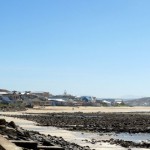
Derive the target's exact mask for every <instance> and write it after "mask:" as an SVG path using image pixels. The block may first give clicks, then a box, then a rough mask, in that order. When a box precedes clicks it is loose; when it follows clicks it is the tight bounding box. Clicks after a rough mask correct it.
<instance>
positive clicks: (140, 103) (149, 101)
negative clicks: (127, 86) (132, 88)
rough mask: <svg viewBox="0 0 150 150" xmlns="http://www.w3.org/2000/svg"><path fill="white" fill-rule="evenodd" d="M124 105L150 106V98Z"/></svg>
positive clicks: (134, 100) (139, 99)
mask: <svg viewBox="0 0 150 150" xmlns="http://www.w3.org/2000/svg"><path fill="white" fill-rule="evenodd" d="M124 103H125V104H127V105H129V106H150V97H144V98H138V99H133V100H126V101H124Z"/></svg>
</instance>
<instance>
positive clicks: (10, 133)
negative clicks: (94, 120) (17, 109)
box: [0, 119, 90, 150]
mask: <svg viewBox="0 0 150 150" xmlns="http://www.w3.org/2000/svg"><path fill="white" fill-rule="evenodd" d="M0 134H1V135H3V136H4V137H5V138H6V139H8V140H9V141H12V142H14V143H15V144H16V145H18V146H21V147H22V148H23V150H31V149H32V150H35V149H36V150H37V149H38V150H44V149H46V148H48V147H51V146H52V147H53V149H54V147H55V149H60V150H90V148H89V147H88V146H84V147H82V146H79V145H77V144H75V143H70V142H67V141H65V140H64V139H63V138H62V137H56V136H51V135H48V136H46V135H44V134H40V133H39V132H36V131H27V130H24V129H22V128H21V127H19V126H16V125H15V123H14V122H13V121H11V122H6V121H5V119H0ZM40 147H41V148H40ZM51 149H52V148H51Z"/></svg>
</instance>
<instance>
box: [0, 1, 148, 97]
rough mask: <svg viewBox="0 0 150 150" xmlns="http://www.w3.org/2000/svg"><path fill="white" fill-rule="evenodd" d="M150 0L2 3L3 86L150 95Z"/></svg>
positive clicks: (0, 71) (102, 94) (105, 94)
mask: <svg viewBox="0 0 150 150" xmlns="http://www.w3.org/2000/svg"><path fill="white" fill-rule="evenodd" d="M149 6H150V1H149V0H1V1H0V56H1V57H0V77H1V78H0V88H6V89H9V90H20V91H24V90H31V91H49V92H51V93H53V94H62V93H63V92H64V90H67V92H68V93H71V94H74V95H94V96H97V97H121V96H124V95H137V96H150V9H149Z"/></svg>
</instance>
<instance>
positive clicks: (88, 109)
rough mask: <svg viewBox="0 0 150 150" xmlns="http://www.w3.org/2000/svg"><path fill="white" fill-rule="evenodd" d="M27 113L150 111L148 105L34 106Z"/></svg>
mask: <svg viewBox="0 0 150 150" xmlns="http://www.w3.org/2000/svg"><path fill="white" fill-rule="evenodd" d="M26 112H28V113H48V112H49V113H53V112H85V113H88V112H150V107H89V106H87V107H62V106H60V107H58V106H48V107H35V108H34V109H28V110H27V111H26Z"/></svg>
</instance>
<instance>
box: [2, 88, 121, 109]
mask: <svg viewBox="0 0 150 150" xmlns="http://www.w3.org/2000/svg"><path fill="white" fill-rule="evenodd" d="M0 103H3V104H12V103H13V104H15V103H16V104H20V105H24V106H28V107H33V106H114V105H115V106H116V105H120V104H123V101H122V100H119V99H98V98H96V97H93V96H80V97H77V96H73V95H70V94H67V92H64V94H62V95H52V94H50V93H49V92H31V91H25V92H19V91H8V90H4V89H0Z"/></svg>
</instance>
